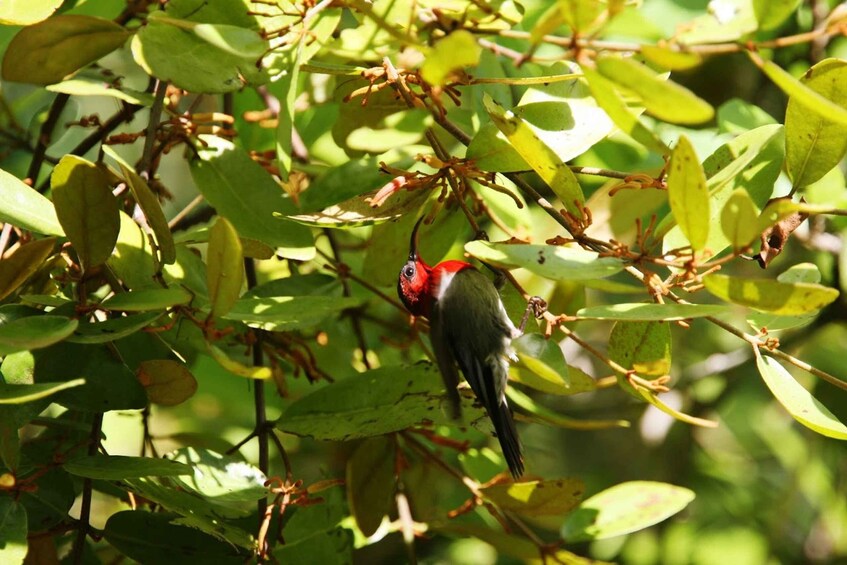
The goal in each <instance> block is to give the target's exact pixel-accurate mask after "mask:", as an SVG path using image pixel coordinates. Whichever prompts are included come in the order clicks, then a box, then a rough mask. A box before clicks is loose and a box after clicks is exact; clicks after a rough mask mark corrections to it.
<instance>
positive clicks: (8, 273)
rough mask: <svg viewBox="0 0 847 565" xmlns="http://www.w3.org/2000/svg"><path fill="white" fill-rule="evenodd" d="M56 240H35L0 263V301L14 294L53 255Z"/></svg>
mask: <svg viewBox="0 0 847 565" xmlns="http://www.w3.org/2000/svg"><path fill="white" fill-rule="evenodd" d="M55 245H56V238H54V237H48V238H46V239H37V240H34V241H31V242H29V243H27V244H25V245H21V246H20V247H18V248H17V249H16V250H15V252H14V253H12V254H11V255H7V256H6V257H4V258H3V260H2V261H0V300H2V299H4V298H6V297H7V296H9V295H10V294H12V293H13V292H15V291H16V290H17V289H18V287H19V286H21V285H22V284H23V283H24V282H26V280H27V279H28V278H29V277H31V276H32V275H33V274H34V273H35V272H36V271H37V270H38V269H39V268H40V267H41V265H42V263H44V261H45V260H46V259H47V257H49V256H50V255H51V254H52V253H53V248H54V247H55Z"/></svg>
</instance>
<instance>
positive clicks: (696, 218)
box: [668, 135, 709, 251]
mask: <svg viewBox="0 0 847 565" xmlns="http://www.w3.org/2000/svg"><path fill="white" fill-rule="evenodd" d="M668 199H669V201H670V205H671V211H672V212H673V215H674V218H676V221H677V224H678V225H679V227H680V229H681V230H682V233H683V234H684V235H685V237H686V238H688V241H689V243H691V247H692V249H694V251H699V250H701V249H703V247H704V246H705V244H706V240H707V239H708V237H709V191H708V190H707V189H706V175H705V173H703V167H702V166H701V165H700V161H699V160H698V159H697V154H696V153H695V152H694V147H693V146H692V145H691V142H690V141H688V138H687V137H685V136H684V135H683V136H680V138H679V142H677V145H676V147H675V148H674V150H673V153H672V154H671V161H670V164H669V165H668Z"/></svg>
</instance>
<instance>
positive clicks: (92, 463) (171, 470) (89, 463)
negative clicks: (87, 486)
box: [62, 455, 194, 481]
mask: <svg viewBox="0 0 847 565" xmlns="http://www.w3.org/2000/svg"><path fill="white" fill-rule="evenodd" d="M62 467H64V469H65V470H66V471H67V472H68V473H70V474H72V475H76V476H78V477H86V478H89V479H102V480H105V481H119V480H123V479H135V478H138V477H171V476H177V475H191V474H193V473H194V470H193V469H192V468H191V466H189V465H185V464H183V463H177V462H174V461H168V460H167V459H155V458H152V457H128V456H125V455H109V456H106V455H87V456H84V457H79V458H76V459H72V460H70V461H68V462H67V463H65V464H64V465H62Z"/></svg>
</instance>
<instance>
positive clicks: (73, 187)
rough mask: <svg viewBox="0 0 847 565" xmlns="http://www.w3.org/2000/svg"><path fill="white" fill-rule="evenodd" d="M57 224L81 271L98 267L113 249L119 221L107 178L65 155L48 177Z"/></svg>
mask: <svg viewBox="0 0 847 565" xmlns="http://www.w3.org/2000/svg"><path fill="white" fill-rule="evenodd" d="M50 184H51V186H52V187H53V204H55V206H56V215H57V216H58V218H59V223H60V224H62V228H63V229H64V230H65V234H67V236H68V239H69V240H71V244H73V246H74V249H75V250H76V252H77V255H79V259H80V262H81V263H82V266H83V269H89V268H91V267H96V266H98V265H102V264H103V263H105V262H106V259H108V258H109V256H110V255H111V254H112V251H113V250H114V249H115V242H117V240H118V233H119V232H120V227H121V220H120V216H119V215H118V212H119V208H118V200H117V199H116V198H115V196H114V195H113V194H112V191H111V190H110V188H109V177H107V176H106V173H105V172H104V171H103V170H102V169H101V168H99V167H98V166H97V165H95V164H94V163H91V162H89V161H86V160H85V159H83V158H81V157H76V156H75V155H65V156H64V157H62V159H61V161H59V164H57V165H56V166H55V167H54V168H53V173H52V175H51V177H50Z"/></svg>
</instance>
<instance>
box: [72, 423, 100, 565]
mask: <svg viewBox="0 0 847 565" xmlns="http://www.w3.org/2000/svg"><path fill="white" fill-rule="evenodd" d="M102 427H103V413H102V412H97V413H96V414H94V421H93V422H92V423H91V433H90V434H89V436H88V441H89V443H88V455H89V456H94V455H97V450H98V448H99V446H100V431H101V428H102ZM92 490H93V489H92V483H91V479H85V480H83V482H82V504H81V505H80V510H79V525H78V529H77V532H76V538H74V544H73V548H72V549H71V563H73V564H74V565H79V564H80V563H82V556H83V554H84V553H85V538H86V537H87V536H88V530H89V527H90V526H89V524H88V521H89V519H90V518H91V496H92Z"/></svg>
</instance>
